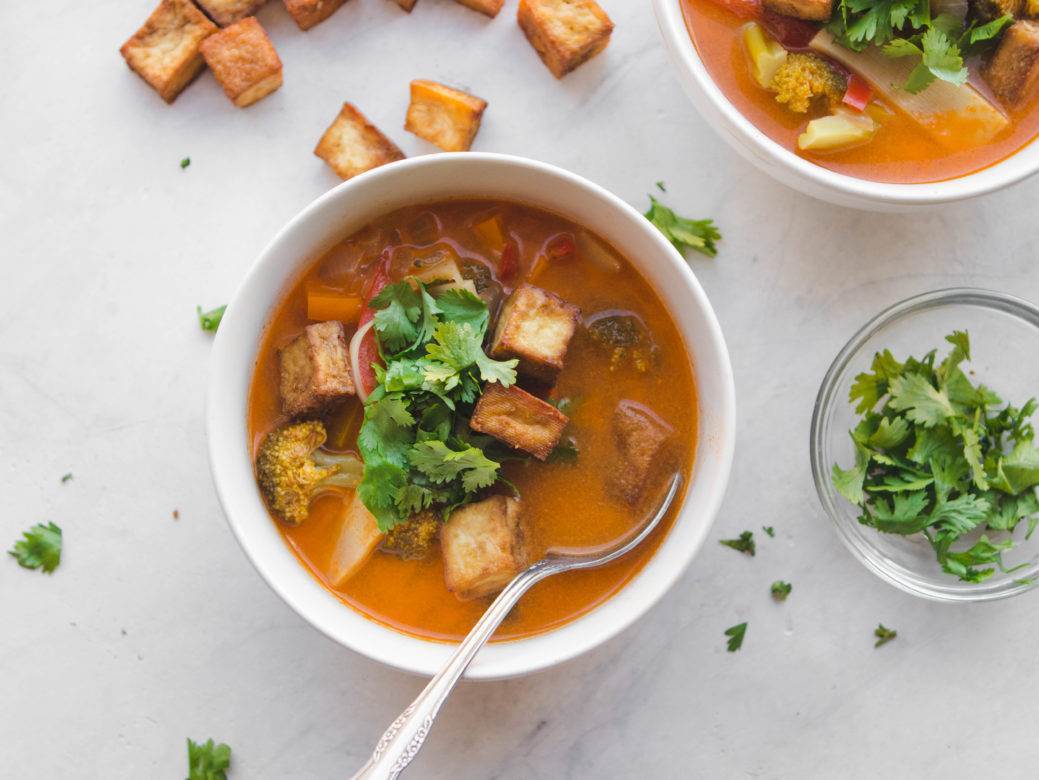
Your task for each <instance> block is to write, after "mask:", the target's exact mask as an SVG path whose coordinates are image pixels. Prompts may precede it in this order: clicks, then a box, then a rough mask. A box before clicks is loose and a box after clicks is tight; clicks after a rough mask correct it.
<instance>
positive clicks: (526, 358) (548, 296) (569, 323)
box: [490, 284, 581, 382]
mask: <svg viewBox="0 0 1039 780" xmlns="http://www.w3.org/2000/svg"><path fill="white" fill-rule="evenodd" d="M580 316H581V310H580V309H578V308H577V307H576V306H572V305H570V304H569V303H567V302H566V301H564V300H563V299H562V298H560V297H559V296H558V295H554V294H552V293H550V292H546V291H545V290H542V289H541V288H540V287H534V286H533V285H531V284H524V285H522V286H521V287H518V288H516V289H515V290H514V291H513V293H512V295H510V296H509V299H508V300H507V301H505V305H504V306H502V310H501V313H500V314H499V315H498V326H497V327H496V328H495V331H494V338H493V340H492V341H491V351H490V355H491V357H493V358H496V359H498V360H509V359H511V358H518V359H519V369H518V370H519V372H520V373H521V374H523V375H524V376H529V377H532V378H534V379H537V380H539V381H541V382H554V381H555V379H556V376H557V375H558V374H559V372H560V370H561V369H562V368H563V360H564V359H565V358H566V350H567V348H568V347H569V346H570V339H571V338H573V335H574V331H575V330H576V329H577V321H578V319H579V318H580Z"/></svg>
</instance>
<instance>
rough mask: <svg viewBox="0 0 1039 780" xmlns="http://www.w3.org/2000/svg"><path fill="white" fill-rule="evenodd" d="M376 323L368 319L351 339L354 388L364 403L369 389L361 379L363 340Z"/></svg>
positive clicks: (351, 366)
mask: <svg viewBox="0 0 1039 780" xmlns="http://www.w3.org/2000/svg"><path fill="white" fill-rule="evenodd" d="M374 325H375V320H374V319H372V320H368V322H366V323H364V325H362V326H361V327H359V328H358V329H357V332H356V333H355V334H354V337H353V338H352V339H350V370H351V371H353V372H354V388H355V389H356V390H357V397H358V398H360V399H361V403H362V404H363V403H364V402H365V401H367V400H368V390H367V389H366V388H365V386H364V382H362V381H361V341H362V340H363V339H364V337H365V335H366V334H367V333H368V331H370V330H371V329H372V327H373V326H374ZM372 389H373V390H374V389H375V388H372Z"/></svg>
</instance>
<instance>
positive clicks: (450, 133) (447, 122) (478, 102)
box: [404, 79, 487, 152]
mask: <svg viewBox="0 0 1039 780" xmlns="http://www.w3.org/2000/svg"><path fill="white" fill-rule="evenodd" d="M486 108H487V101H486V100H482V99H481V98H478V97H476V96H474V95H470V94H467V93H465V92H462V91H461V90H458V89H452V88H451V87H447V86H444V85H443V84H438V83H437V82H435V81H423V80H421V79H416V80H415V81H412V82H411V104H410V105H409V106H408V116H407V120H406V121H405V122H404V129H405V130H407V131H408V132H409V133H414V134H415V135H417V136H418V137H419V138H424V139H425V140H427V141H429V142H430V143H432V144H436V145H437V146H439V147H440V148H441V149H443V150H444V151H445V152H467V151H469V147H470V146H472V145H473V139H474V138H475V137H476V133H477V131H478V130H479V129H480V119H481V118H482V117H483V112H484V109H486Z"/></svg>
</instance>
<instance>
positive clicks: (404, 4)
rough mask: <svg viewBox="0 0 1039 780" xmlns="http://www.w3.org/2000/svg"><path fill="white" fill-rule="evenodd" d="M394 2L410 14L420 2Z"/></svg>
mask: <svg viewBox="0 0 1039 780" xmlns="http://www.w3.org/2000/svg"><path fill="white" fill-rule="evenodd" d="M394 2H395V3H396V4H397V5H399V6H400V7H401V8H403V9H404V10H405V11H407V12H408V13H409V14H410V13H411V9H412V8H414V7H415V3H417V2H418V0H394Z"/></svg>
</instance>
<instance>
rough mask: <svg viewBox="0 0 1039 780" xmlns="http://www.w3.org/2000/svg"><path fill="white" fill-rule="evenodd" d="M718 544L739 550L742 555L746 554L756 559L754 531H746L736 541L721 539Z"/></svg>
mask: <svg viewBox="0 0 1039 780" xmlns="http://www.w3.org/2000/svg"><path fill="white" fill-rule="evenodd" d="M718 543H719V544H724V545H725V546H726V547H731V548H732V549H734V550H738V551H739V552H741V553H746V554H747V555H749V556H751V557H754V553H755V551H756V550H757V546H756V545H755V544H754V532H753V531H744V532H743V533H741V534H740V535H739V537H738V538H736V539H720V540H719V542H718Z"/></svg>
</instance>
